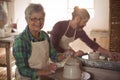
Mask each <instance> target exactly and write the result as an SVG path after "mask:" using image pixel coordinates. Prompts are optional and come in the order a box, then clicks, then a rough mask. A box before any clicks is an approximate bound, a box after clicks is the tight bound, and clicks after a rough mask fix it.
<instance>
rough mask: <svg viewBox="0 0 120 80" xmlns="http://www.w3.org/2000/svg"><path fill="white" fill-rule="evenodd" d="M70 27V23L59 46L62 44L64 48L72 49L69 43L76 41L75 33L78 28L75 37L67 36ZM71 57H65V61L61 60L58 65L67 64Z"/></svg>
mask: <svg viewBox="0 0 120 80" xmlns="http://www.w3.org/2000/svg"><path fill="white" fill-rule="evenodd" d="M69 24H70V23H69ZM68 29H69V25H68V27H67V30H66V31H65V33H64V35H63V36H62V38H61V40H60V43H59V46H60V47H61V48H63V49H64V50H67V49H70V47H69V43H70V42H72V41H74V39H75V35H76V30H75V32H74V35H73V37H67V36H66V35H65V34H66V33H67V31H68ZM69 58H70V56H67V58H66V59H64V60H63V61H61V62H59V63H58V65H60V67H63V66H64V65H65V63H66V61H67V60H68V59H69Z"/></svg>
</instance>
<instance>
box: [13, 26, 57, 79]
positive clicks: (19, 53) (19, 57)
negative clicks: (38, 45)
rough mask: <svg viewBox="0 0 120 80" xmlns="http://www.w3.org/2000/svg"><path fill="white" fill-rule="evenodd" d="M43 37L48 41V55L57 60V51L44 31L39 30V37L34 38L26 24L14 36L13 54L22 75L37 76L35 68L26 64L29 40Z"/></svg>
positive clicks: (29, 46) (29, 48) (29, 53)
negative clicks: (19, 32) (23, 28)
mask: <svg viewBox="0 0 120 80" xmlns="http://www.w3.org/2000/svg"><path fill="white" fill-rule="evenodd" d="M45 39H47V40H48V42H49V48H50V49H49V50H50V51H49V55H50V58H51V60H52V61H54V62H57V56H58V53H57V52H56V51H55V49H54V48H53V46H52V44H51V43H50V39H49V36H48V35H47V34H46V33H45V32H44V31H40V33H39V38H38V39H35V38H34V37H33V36H32V34H31V33H30V31H29V28H28V26H27V27H26V29H25V30H24V31H23V32H22V33H21V34H20V35H18V36H17V37H16V39H15V41H14V44H13V56H14V57H15V60H16V65H17V68H18V71H19V73H20V74H21V75H22V76H26V77H30V78H31V79H33V80H34V79H35V78H36V77H38V76H37V69H33V68H30V67H29V64H28V59H29V57H30V55H31V52H32V46H31V41H32V42H37V41H43V40H45Z"/></svg>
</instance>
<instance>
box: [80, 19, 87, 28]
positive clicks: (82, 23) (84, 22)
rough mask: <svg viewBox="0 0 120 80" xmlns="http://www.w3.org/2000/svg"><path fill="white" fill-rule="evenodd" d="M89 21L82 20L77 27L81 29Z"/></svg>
mask: <svg viewBox="0 0 120 80" xmlns="http://www.w3.org/2000/svg"><path fill="white" fill-rule="evenodd" d="M88 20H89V19H87V18H86V19H82V20H80V21H79V23H78V26H80V27H81V28H83V27H84V26H86V24H87V22H88Z"/></svg>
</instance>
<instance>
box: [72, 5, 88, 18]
mask: <svg viewBox="0 0 120 80" xmlns="http://www.w3.org/2000/svg"><path fill="white" fill-rule="evenodd" d="M75 16H80V18H81V19H86V18H88V19H89V18H90V15H89V13H88V11H87V10H86V9H84V8H79V7H78V6H75V7H74V11H73V13H72V17H73V19H74V17H75Z"/></svg>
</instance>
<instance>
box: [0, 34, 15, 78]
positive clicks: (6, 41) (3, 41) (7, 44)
mask: <svg viewBox="0 0 120 80" xmlns="http://www.w3.org/2000/svg"><path fill="white" fill-rule="evenodd" d="M13 41H14V36H13V35H12V36H10V37H6V38H0V48H5V51H6V63H7V65H4V66H1V67H6V68H7V80H11V66H10V52H11V51H10V49H11V47H12V45H13Z"/></svg>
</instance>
